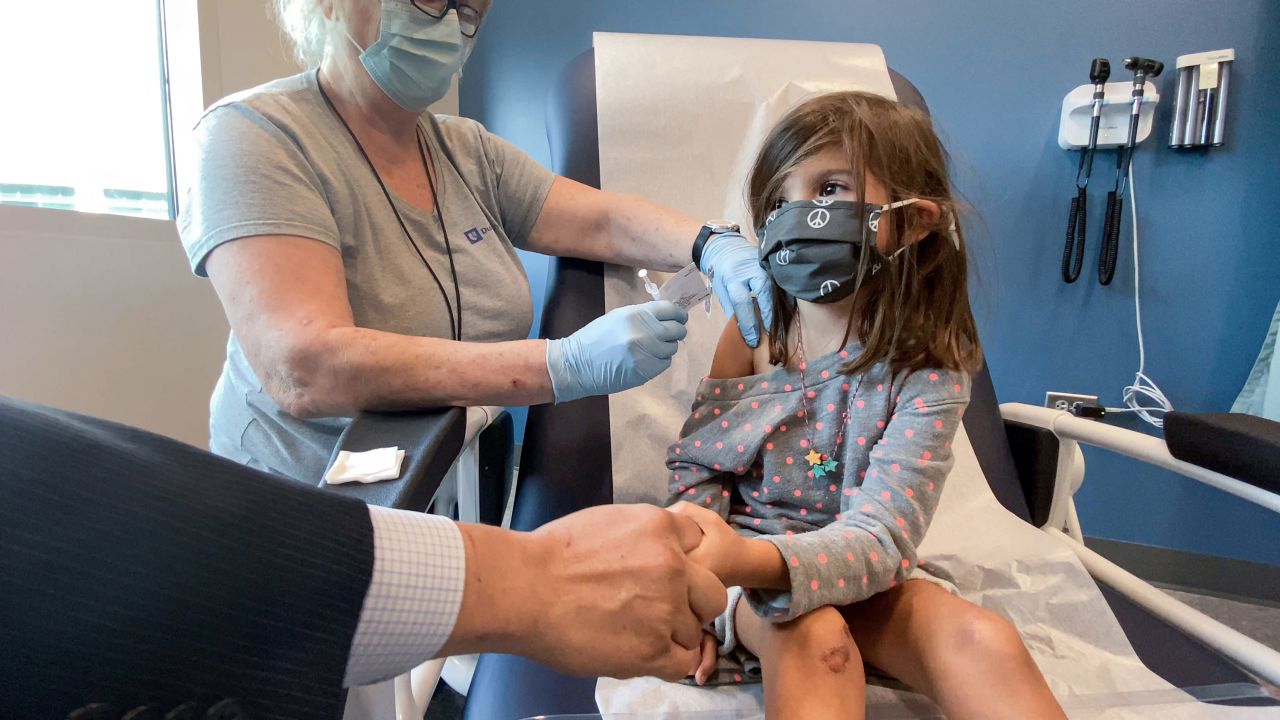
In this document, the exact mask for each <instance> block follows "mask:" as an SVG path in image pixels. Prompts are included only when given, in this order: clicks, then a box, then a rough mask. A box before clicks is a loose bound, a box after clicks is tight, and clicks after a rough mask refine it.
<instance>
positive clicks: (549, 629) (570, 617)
mask: <svg viewBox="0 0 1280 720" xmlns="http://www.w3.org/2000/svg"><path fill="white" fill-rule="evenodd" d="M461 527H462V529H463V536H464V538H466V539H468V540H469V542H468V552H467V585H466V590H465V591H464V596H463V607H462V611H461V613H460V614H459V618H458V623H457V627H455V630H454V635H453V637H451V638H450V640H449V643H447V644H446V646H445V649H444V651H443V653H446V654H451V653H456V652H475V651H477V650H481V651H486V650H487V651H496V652H506V653H513V654H518V655H523V656H525V657H529V658H532V659H534V660H537V661H538V662H541V663H544V664H546V665H549V666H551V667H553V668H555V669H557V670H560V671H561V672H565V673H570V674H574V675H601V676H609V677H618V678H626V677H634V676H637V675H655V676H657V677H661V678H664V679H668V680H678V679H680V678H682V677H685V676H687V675H688V674H689V672H690V669H691V668H694V667H695V666H696V665H697V664H698V661H699V659H700V644H701V641H702V626H703V625H705V624H706V623H708V622H711V621H712V620H713V619H715V618H716V617H717V616H718V615H719V614H720V613H721V612H723V611H724V608H725V604H726V602H727V598H726V594H725V589H724V585H723V584H722V583H721V582H720V581H719V580H717V579H716V577H715V575H714V574H712V573H711V572H710V571H709V570H707V569H705V568H703V567H701V566H699V565H698V564H697V563H695V562H693V561H691V560H690V559H689V557H688V556H687V553H688V552H689V551H692V550H694V549H695V548H697V547H698V543H699V542H700V541H701V540H702V532H701V531H700V530H699V529H698V526H697V525H696V524H695V523H694V522H692V521H691V520H689V519H688V518H686V517H682V516H679V515H675V514H673V513H669V512H666V511H665V510H662V509H660V508H656V507H652V506H649V505H607V506H602V507H597V508H591V509H588V510H583V511H581V512H577V513H574V514H572V515H569V516H567V517H564V518H561V519H560V520H557V521H555V522H553V523H550V524H548V525H545V526H543V527H542V528H539V529H538V530H536V531H534V532H532V533H528V534H517V533H510V532H507V531H502V530H498V529H496V528H485V527H481V526H474V525H463V526H461Z"/></svg>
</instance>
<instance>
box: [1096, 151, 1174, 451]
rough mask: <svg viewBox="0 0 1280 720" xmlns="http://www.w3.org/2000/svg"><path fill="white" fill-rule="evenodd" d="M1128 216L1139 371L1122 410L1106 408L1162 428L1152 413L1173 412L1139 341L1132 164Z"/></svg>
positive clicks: (1136, 203)
mask: <svg viewBox="0 0 1280 720" xmlns="http://www.w3.org/2000/svg"><path fill="white" fill-rule="evenodd" d="M1129 215H1130V218H1131V219H1132V220H1133V315H1134V317H1135V318H1136V319H1137V325H1138V372H1137V373H1135V374H1134V377H1133V384H1132V385H1126V386H1125V387H1124V404H1125V407H1123V408H1107V412H1131V413H1135V414H1137V416H1138V417H1140V418H1142V419H1143V420H1146V421H1147V422H1149V423H1151V424H1152V425H1154V426H1155V427H1164V418H1163V417H1156V416H1155V415H1152V414H1151V413H1162V414H1163V413H1167V412H1170V411H1172V410H1173V403H1171V402H1169V398H1167V397H1165V395H1164V392H1163V391H1161V390H1160V388H1159V387H1157V386H1156V384H1155V381H1153V380H1152V379H1151V378H1149V377H1147V374H1146V372H1145V371H1146V368H1147V348H1146V344H1145V343H1144V342H1143V339H1142V299H1141V294H1140V292H1139V288H1140V287H1141V286H1140V284H1139V272H1138V267H1139V265H1138V201H1137V198H1136V197H1135V196H1134V194H1133V165H1132V163H1131V164H1130V165H1129ZM1139 396H1141V400H1142V401H1144V402H1150V403H1154V407H1152V406H1147V405H1140V404H1139V400H1140V397H1139Z"/></svg>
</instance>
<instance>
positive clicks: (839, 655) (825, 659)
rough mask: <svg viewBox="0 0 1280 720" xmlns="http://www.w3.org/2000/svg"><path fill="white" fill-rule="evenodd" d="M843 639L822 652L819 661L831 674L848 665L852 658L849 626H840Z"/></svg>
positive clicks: (836, 673)
mask: <svg viewBox="0 0 1280 720" xmlns="http://www.w3.org/2000/svg"><path fill="white" fill-rule="evenodd" d="M841 630H842V631H843V632H844V639H843V640H842V641H841V642H839V643H837V644H835V645H833V646H831V647H830V648H828V649H827V650H826V651H824V652H823V653H822V656H821V658H820V659H821V661H822V664H823V666H824V667H826V668H827V670H828V671H830V672H831V673H832V674H833V675H839V674H840V673H842V672H844V671H845V670H847V669H848V667H849V661H850V659H852V656H853V654H852V652H851V649H852V648H853V635H851V634H850V633H849V628H847V627H842V628H841Z"/></svg>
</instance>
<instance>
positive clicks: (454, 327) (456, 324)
mask: <svg viewBox="0 0 1280 720" xmlns="http://www.w3.org/2000/svg"><path fill="white" fill-rule="evenodd" d="M316 88H317V89H319V90H320V97H322V98H324V102H325V104H326V105H328V106H329V109H330V110H332V111H333V114H334V115H336V116H337V117H338V122H340V123H342V127H344V128H346V130H347V134H348V135H350V136H351V141H352V142H354V143H355V144H356V149H358V150H359V151H360V156H361V157H363V158H364V161H365V163H367V164H368V165H369V171H370V172H372V173H373V178H374V179H375V180H377V181H378V187H380V188H382V195H383V197H385V198H386V199H387V205H389V206H390V207H391V212H392V213H394V214H395V216H396V222H398V223H400V229H401V230H403V231H404V237H405V239H406V240H408V241H409V247H412V248H413V251H414V252H415V253H417V254H418V259H420V260H422V264H423V265H425V266H426V268H427V272H429V273H431V279H432V280H435V281H436V287H437V288H439V289H440V297H442V298H444V306H445V309H446V310H448V311H449V332H450V334H451V335H452V336H453V339H454V340H461V339H462V294H461V292H460V291H459V289H458V268H457V266H456V265H455V264H454V262H453V247H452V246H451V245H450V244H449V230H448V228H447V227H445V222H444V210H443V209H442V208H441V207H440V196H439V194H437V193H436V181H435V180H434V179H432V177H431V168H432V167H435V163H432V162H430V161H429V160H428V152H429V151H428V149H427V143H426V138H425V137H423V133H422V128H421V127H420V126H419V127H418V128H417V131H418V132H417V136H418V153H419V154H420V155H421V156H422V169H423V171H424V172H426V173H427V183H428V184H429V185H430V186H431V202H432V204H433V205H435V209H436V219H437V220H438V221H439V222H440V233H441V234H442V235H443V236H444V249H445V252H446V253H447V254H448V255H449V274H450V276H452V278H453V302H450V301H449V293H448V292H447V291H446V290H445V289H444V283H442V282H440V276H439V275H436V271H435V268H433V267H431V263H430V262H428V261H427V257H426V256H425V255H423V254H422V250H421V249H420V248H419V247H418V243H417V242H415V241H414V239H413V234H412V233H410V232H409V227H408V226H407V225H406V224H405V222H404V218H403V217H401V216H400V210H399V209H397V208H396V203H395V201H394V200H392V199H391V191H390V190H388V189H387V185H386V183H384V182H382V176H380V175H379V174H378V168H376V167H375V166H374V164H373V160H371V159H369V153H367V152H365V150H364V145H361V144H360V138H358V137H356V134H355V131H353V130H352V129H351V126H350V125H348V124H347V120H346V118H344V117H342V113H340V112H338V108H337V107H336V106H334V104H333V100H331V99H329V94H328V93H326V92H325V91H324V86H323V85H321V84H320V71H319V70H318V69H317V70H316ZM455 305H456V307H457V314H456V315H455V313H454V307H455Z"/></svg>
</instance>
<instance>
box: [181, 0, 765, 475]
mask: <svg viewBox="0 0 1280 720" xmlns="http://www.w3.org/2000/svg"><path fill="white" fill-rule="evenodd" d="M276 4H277V8H278V10H279V14H280V17H281V20H282V22H283V25H284V27H285V29H286V30H287V31H288V33H289V34H290V36H291V37H292V39H293V40H294V43H295V46H296V48H297V50H298V55H299V57H300V58H301V59H302V60H303V61H304V63H305V64H307V65H308V66H311V67H313V68H314V69H312V70H308V71H307V72H304V73H302V74H300V75H296V76H294V77H289V78H284V79H281V80H277V81H274V82H271V83H267V84H266V85H262V86H260V87H257V88H254V89H252V90H249V91H246V92H244V93H240V94H237V95H233V96H231V97H228V98H225V99H224V100H222V101H220V102H218V103H217V104H215V105H214V106H213V107H212V108H210V109H209V110H208V112H207V113H206V114H205V115H204V117H203V118H202V119H201V120H200V122H199V124H198V125H197V126H196V128H195V136H196V138H195V139H196V146H197V148H198V153H197V161H196V162H195V163H194V164H193V171H192V172H191V173H190V175H189V176H188V177H185V178H184V181H183V191H184V196H183V199H182V203H181V207H182V211H181V215H180V217H179V229H180V232H181V236H182V242H183V245H184V246H185V248H186V251H187V255H188V257H189V259H190V261H191V266H192V268H193V270H194V271H195V272H196V274H198V275H207V276H208V277H209V279H210V280H211V281H212V283H213V286H214V289H215V290H216V291H217V293H218V297H219V298H220V299H221V300H222V304H223V308H224V309H225V310H226V313H227V318H228V320H229V321H230V324H231V336H230V338H229V340H228V343H227V361H226V364H225V366H224V367H223V371H222V376H221V378H220V379H219V380H218V384H217V387H216V388H215V390H214V394H213V399H212V401H211V421H210V430H211V435H212V440H211V447H212V449H213V450H214V451H215V452H217V453H219V454H221V455H225V456H227V457H230V458H233V459H235V460H238V461H240V462H244V463H248V464H252V465H255V466H257V467H260V468H264V469H267V470H271V471H274V472H277V473H280V474H284V475H287V476H290V477H294V478H298V479H301V480H306V481H308V482H314V481H316V480H317V479H318V478H319V477H320V476H321V475H322V474H323V471H324V465H325V463H326V462H327V460H328V458H329V455H330V453H331V452H332V450H333V447H334V445H335V444H336V442H337V439H338V436H339V435H340V433H341V431H342V429H343V428H344V427H345V425H346V423H347V422H348V420H347V419H346V418H347V417H349V416H351V415H352V414H354V413H356V412H358V411H360V410H364V409H396V408H412V407H430V406H442V405H528V404H535V403H542V402H549V401H552V400H554V401H556V402H564V401H567V400H573V399H576V398H579V397H583V396H587V395H597V394H605V393H611V392H616V391H620V390H624V389H626V388H629V387H633V386H636V385H639V384H642V383H644V382H646V381H648V380H650V379H652V378H653V377H655V376H656V375H658V374H659V373H661V372H662V371H663V370H665V369H666V368H667V366H668V365H669V364H670V359H671V356H672V355H674V354H675V352H676V347H677V345H676V341H677V340H678V339H679V338H682V337H683V336H684V322H685V321H686V319H687V316H686V314H685V313H684V311H683V310H681V309H680V308H678V307H676V306H675V305H673V304H671V303H665V302H654V303H648V304H645V305H637V306H632V307H625V308H619V309H617V310H614V311H613V312H610V313H608V314H607V315H605V316H603V317H601V318H599V319H597V320H596V321H594V322H592V323H591V324H589V325H588V326H587V327H585V328H583V329H582V330H580V331H578V332H577V333H575V334H574V335H571V336H569V337H567V338H563V339H557V340H549V341H544V340H525V339H523V338H526V337H527V336H528V332H529V327H530V324H531V322H532V314H533V313H532V303H531V299H530V292H529V283H528V280H527V278H526V277H525V274H524V269H523V267H522V266H521V264H520V260H519V258H518V257H517V256H516V251H515V249H516V248H520V249H524V250H530V251H534V252H539V253H545V254H549V255H563V256H572V257H579V258H586V259H591V260H602V261H607V262H612V263H619V264H623V265H632V266H642V267H649V268H653V269H656V270H666V271H673V270H677V269H679V268H681V267H683V266H684V265H686V264H688V262H689V260H690V257H691V246H692V247H693V250H692V255H694V256H697V257H695V260H696V261H698V262H699V266H700V268H701V269H702V270H703V271H705V272H709V273H710V274H711V275H712V277H713V282H714V286H715V290H716V294H717V296H718V297H719V299H720V300H721V303H722V305H724V306H725V308H726V311H728V312H734V311H737V312H734V314H735V315H736V316H737V317H738V318H739V320H740V323H741V324H742V325H743V336H744V337H746V338H748V340H750V339H752V338H754V337H758V333H757V332H756V329H755V327H754V323H755V317H754V315H755V313H754V311H753V310H752V309H751V303H752V300H751V299H750V294H751V293H752V291H753V290H755V289H756V288H763V287H765V283H766V279H765V276H764V273H763V270H762V269H761V268H760V267H759V265H758V264H757V262H756V250H755V246H754V245H752V244H751V243H750V242H748V241H747V240H746V239H744V238H743V237H742V236H741V235H739V234H737V233H736V232H725V228H723V227H719V226H716V227H712V226H711V225H706V226H704V225H703V224H702V223H701V222H699V221H697V220H694V219H693V218H690V217H688V216H686V215H683V214H681V213H678V212H675V211H673V210H669V209H666V208H663V207H660V206H658V205H655V204H654V203H651V202H649V201H647V200H645V199H643V198H639V197H635V196H625V195H618V194H614V193H607V192H601V191H599V190H595V189H593V188H589V187H586V186H584V185H580V184H578V183H576V182H573V181H571V180H567V179H565V178H560V177H557V176H555V175H554V174H553V173H551V172H550V171H548V170H546V169H545V168H543V167H541V166H540V165H538V164H537V163H536V162H534V161H533V160H532V159H531V158H529V157H528V156H527V155H525V154H524V153H522V152H521V151H520V150H518V149H516V148H515V147H514V146H512V145H511V144H509V143H507V142H506V141H504V140H502V139H501V138H499V137H497V136H495V135H492V134H490V133H489V132H487V131H486V130H485V129H484V128H483V127H482V126H480V125H479V124H478V123H475V122H473V121H471V120H465V119H462V118H456V117H446V116H433V115H431V114H429V113H426V114H424V111H425V110H426V108H427V106H428V105H430V104H431V103H432V102H435V101H436V100H438V99H440V98H441V97H442V96H443V95H444V93H445V91H446V90H447V88H448V87H449V84H450V82H451V80H452V78H453V76H454V75H455V74H457V73H458V71H459V70H460V69H461V67H462V64H463V62H465V60H466V57H467V55H468V54H469V53H470V50H471V47H472V45H473V43H474V38H475V35H476V32H477V31H478V30H479V28H480V25H481V24H482V22H483V19H484V15H485V13H486V12H488V10H489V5H490V0H459V1H458V2H446V1H445V0H381V1H380V0H334V2H333V3H332V5H326V6H324V7H323V9H322V4H321V3H319V2H317V0H276ZM326 13H327V14H326ZM695 240H696V242H695ZM704 248H705V252H703V249H704ZM761 294H762V295H767V294H765V293H761ZM760 309H761V311H762V314H764V315H765V318H764V320H765V322H766V323H768V321H769V316H770V315H771V312H772V308H770V307H767V306H765V307H761V308H760Z"/></svg>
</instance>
